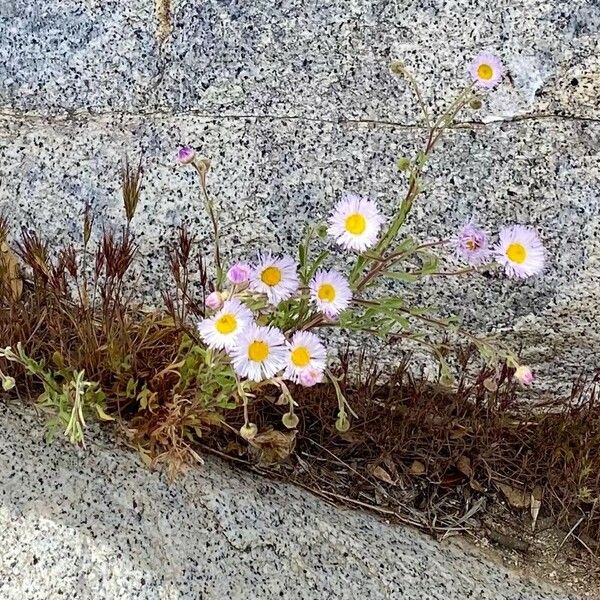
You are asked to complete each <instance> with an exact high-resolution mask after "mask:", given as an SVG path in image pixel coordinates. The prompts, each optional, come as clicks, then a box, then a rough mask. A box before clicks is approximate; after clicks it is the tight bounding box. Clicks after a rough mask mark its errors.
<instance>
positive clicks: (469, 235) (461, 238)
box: [455, 221, 490, 266]
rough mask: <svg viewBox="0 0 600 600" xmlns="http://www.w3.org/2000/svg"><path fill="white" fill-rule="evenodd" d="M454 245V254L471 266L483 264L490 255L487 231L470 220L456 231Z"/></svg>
mask: <svg viewBox="0 0 600 600" xmlns="http://www.w3.org/2000/svg"><path fill="white" fill-rule="evenodd" d="M455 246H456V256H457V257H458V258H461V259H463V260H464V261H465V262H467V263H468V264H470V265H473V266H478V265H481V264H483V263H484V262H486V260H487V259H488V258H489V257H490V249H489V247H488V237H487V233H486V232H485V231H484V230H483V229H480V228H479V227H477V225H475V223H473V222H472V221H469V222H468V223H466V224H465V225H463V227H462V228H461V230H460V231H459V232H458V235H457V237H456V240H455Z"/></svg>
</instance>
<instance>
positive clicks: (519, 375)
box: [515, 365, 534, 385]
mask: <svg viewBox="0 0 600 600" xmlns="http://www.w3.org/2000/svg"><path fill="white" fill-rule="evenodd" d="M515 379H516V380H517V381H518V382H519V383H522V384H523V385H530V384H531V383H533V380H534V376H533V372H532V371H531V369H530V368H529V367H527V366H525V365H521V366H520V367H517V370H516V371H515Z"/></svg>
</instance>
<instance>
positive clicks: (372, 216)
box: [327, 194, 383, 252]
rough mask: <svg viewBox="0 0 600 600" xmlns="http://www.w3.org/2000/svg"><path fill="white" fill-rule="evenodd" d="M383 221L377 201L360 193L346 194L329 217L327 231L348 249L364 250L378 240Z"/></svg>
mask: <svg viewBox="0 0 600 600" xmlns="http://www.w3.org/2000/svg"><path fill="white" fill-rule="evenodd" d="M382 223H383V217H382V216H381V214H380V212H379V210H378V208H377V205H376V204H375V202H373V201H372V200H369V199H368V198H365V197H363V196H359V195H358V194H344V195H343V196H342V199H341V200H340V201H339V202H338V203H337V204H336V205H335V208H334V210H333V214H332V215H331V217H329V228H328V230H327V231H328V233H329V235H331V236H332V237H334V238H335V241H336V242H337V243H338V244H339V245H340V246H342V247H343V248H345V249H346V250H354V251H356V252H364V251H365V250H367V249H368V248H371V247H372V246H374V245H375V243H376V242H377V236H378V235H379V230H380V229H381V225H382Z"/></svg>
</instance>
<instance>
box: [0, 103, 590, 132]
mask: <svg viewBox="0 0 600 600" xmlns="http://www.w3.org/2000/svg"><path fill="white" fill-rule="evenodd" d="M186 116H189V117H195V118H200V119H205V120H207V121H219V120H232V121H236V120H256V121H269V120H271V121H298V122H306V123H323V124H331V125H375V126H386V127H394V128H399V129H425V128H426V127H425V125H424V124H422V123H401V122H399V121H392V120H387V119H371V118H348V117H338V118H333V117H311V116H308V115H286V114H284V115H277V114H244V113H240V114H235V113H234V114H218V113H217V114H215V113H204V112H202V111H199V110H188V111H169V110H147V111H143V110H141V111H136V112H132V111H93V110H78V111H73V112H64V113H58V114H41V113H36V112H33V111H26V110H20V109H8V108H5V109H0V119H4V120H15V121H21V122H36V121H39V122H45V123H48V124H51V125H52V124H57V125H60V124H63V123H70V122H75V123H76V122H83V121H102V120H106V119H110V118H119V119H136V118H141V119H147V118H163V119H169V118H179V117H186ZM548 120H556V121H579V122H590V123H600V117H592V116H585V115H570V114H554V113H537V114H536V113H532V114H526V115H515V116H514V117H507V118H502V117H499V118H497V119H494V120H491V121H486V122H483V121H458V122H457V123H455V124H454V125H452V126H451V127H450V129H475V128H482V127H490V126H494V125H503V124H512V123H520V122H523V121H548Z"/></svg>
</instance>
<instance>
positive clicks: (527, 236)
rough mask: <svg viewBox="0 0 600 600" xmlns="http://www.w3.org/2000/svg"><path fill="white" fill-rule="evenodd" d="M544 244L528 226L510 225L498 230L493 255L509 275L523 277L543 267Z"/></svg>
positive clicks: (537, 271)
mask: <svg viewBox="0 0 600 600" xmlns="http://www.w3.org/2000/svg"><path fill="white" fill-rule="evenodd" d="M544 254H545V253H544V246H543V244H542V242H541V240H540V238H539V236H538V234H537V233H536V232H535V231H534V230H533V229H530V228H529V227H523V226H522V225H512V226H511V227H505V228H504V229H503V230H502V231H501V232H500V242H499V243H498V245H497V246H496V247H495V248H494V255H495V258H496V260H497V261H498V263H499V264H501V265H502V266H503V267H504V270H505V271H506V274H507V275H508V276H509V277H516V278H519V279H525V278H527V277H531V276H532V275H537V274H538V273H541V272H542V270H543V269H544Z"/></svg>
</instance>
